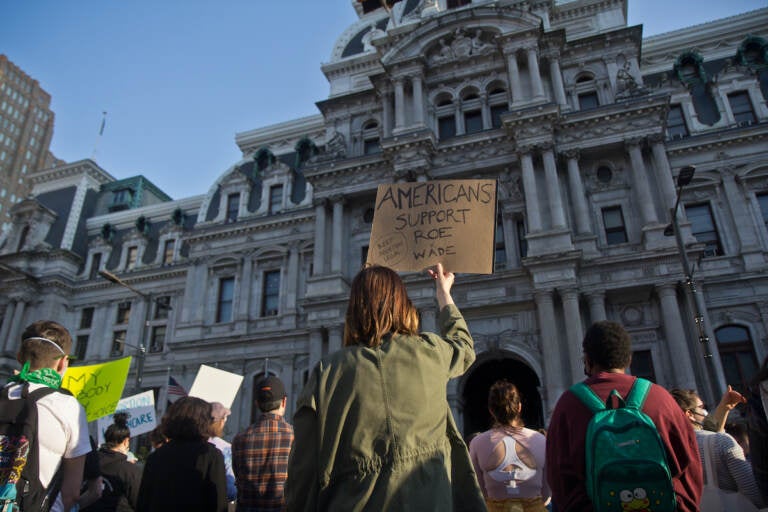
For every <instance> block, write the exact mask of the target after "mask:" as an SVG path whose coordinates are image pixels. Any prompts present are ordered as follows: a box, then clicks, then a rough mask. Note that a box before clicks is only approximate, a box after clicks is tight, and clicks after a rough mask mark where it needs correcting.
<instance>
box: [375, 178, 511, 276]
mask: <svg viewBox="0 0 768 512" xmlns="http://www.w3.org/2000/svg"><path fill="white" fill-rule="evenodd" d="M495 232H496V180H436V181H424V182H415V183H392V184H388V185H379V188H378V191H377V193H376V207H375V209H374V215H373V226H372V228H371V241H370V244H369V246H368V261H367V262H368V263H370V264H378V265H384V266H387V267H389V268H392V269H394V270H400V271H421V270H424V269H425V268H427V267H429V266H431V265H434V264H436V263H438V262H440V263H442V264H443V266H444V267H445V269H446V270H449V271H451V272H467V273H475V274H491V273H493V254H494V246H493V236H494V234H495Z"/></svg>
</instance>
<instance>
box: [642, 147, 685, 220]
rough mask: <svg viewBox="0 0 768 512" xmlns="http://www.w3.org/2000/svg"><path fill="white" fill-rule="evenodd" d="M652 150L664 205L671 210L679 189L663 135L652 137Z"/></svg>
mask: <svg viewBox="0 0 768 512" xmlns="http://www.w3.org/2000/svg"><path fill="white" fill-rule="evenodd" d="M650 141H651V151H653V163H654V164H655V167H656V179H657V180H658V181H659V186H661V191H662V193H663V194H664V206H665V208H666V211H667V212H669V211H670V210H672V208H674V207H675V200H676V199H677V191H676V190H675V180H674V179H673V178H672V169H671V168H670V167H669V159H668V158H667V149H666V148H665V147H664V139H663V138H662V137H661V136H653V137H651V138H650ZM677 215H678V219H679V218H680V216H681V215H682V209H680V210H678V213H677Z"/></svg>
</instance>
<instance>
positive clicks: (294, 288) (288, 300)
mask: <svg viewBox="0 0 768 512" xmlns="http://www.w3.org/2000/svg"><path fill="white" fill-rule="evenodd" d="M286 279H287V280H288V281H287V282H286V286H285V291H286V295H285V307H286V310H287V312H288V313H295V312H296V297H297V295H298V287H299V244H298V242H291V244H290V245H289V247H288V273H287V276H286Z"/></svg>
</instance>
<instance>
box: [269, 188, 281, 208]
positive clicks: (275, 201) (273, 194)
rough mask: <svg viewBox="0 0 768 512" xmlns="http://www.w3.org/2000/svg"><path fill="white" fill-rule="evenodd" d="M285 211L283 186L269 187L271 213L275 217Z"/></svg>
mask: <svg viewBox="0 0 768 512" xmlns="http://www.w3.org/2000/svg"><path fill="white" fill-rule="evenodd" d="M282 209H283V186H282V185H272V186H271V187H269V213H270V215H274V214H275V213H280V210H282Z"/></svg>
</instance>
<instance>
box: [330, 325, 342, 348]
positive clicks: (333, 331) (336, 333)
mask: <svg viewBox="0 0 768 512" xmlns="http://www.w3.org/2000/svg"><path fill="white" fill-rule="evenodd" d="M343 336H344V327H343V326H340V327H339V326H336V327H329V328H328V353H329V354H333V353H334V352H336V351H337V350H339V349H340V348H341V344H342V341H343V339H342V338H343Z"/></svg>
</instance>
